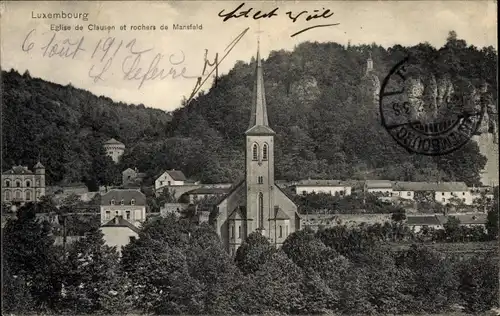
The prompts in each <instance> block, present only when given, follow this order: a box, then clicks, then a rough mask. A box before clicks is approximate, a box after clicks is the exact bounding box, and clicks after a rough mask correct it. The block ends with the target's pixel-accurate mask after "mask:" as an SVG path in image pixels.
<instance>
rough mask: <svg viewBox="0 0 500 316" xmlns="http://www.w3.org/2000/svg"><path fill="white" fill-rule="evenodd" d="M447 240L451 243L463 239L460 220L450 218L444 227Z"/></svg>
mask: <svg viewBox="0 0 500 316" xmlns="http://www.w3.org/2000/svg"><path fill="white" fill-rule="evenodd" d="M443 226H444V231H445V233H446V236H447V239H448V240H450V241H458V240H459V239H460V237H461V235H462V234H461V233H460V232H461V230H460V220H459V219H458V218H457V217H455V216H449V217H448V220H447V221H446V223H445V224H444V225H443Z"/></svg>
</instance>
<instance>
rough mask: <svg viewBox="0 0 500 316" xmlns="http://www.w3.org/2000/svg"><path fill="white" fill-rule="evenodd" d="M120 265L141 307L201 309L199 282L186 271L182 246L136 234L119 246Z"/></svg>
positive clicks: (171, 311) (172, 311)
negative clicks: (127, 242)
mask: <svg viewBox="0 0 500 316" xmlns="http://www.w3.org/2000/svg"><path fill="white" fill-rule="evenodd" d="M121 266H122V269H123V271H124V272H125V274H126V276H127V278H128V279H130V281H131V287H132V288H131V291H132V292H133V295H134V296H135V297H136V301H135V306H136V307H138V308H140V309H141V310H143V311H145V312H153V313H156V314H163V315H165V314H200V313H203V311H204V292H203V284H202V283H201V282H199V281H198V280H196V279H195V278H193V277H191V276H190V275H189V266H188V263H187V261H186V255H185V254H184V252H183V249H182V248H178V247H175V246H170V245H169V244H167V243H164V242H162V241H161V240H157V239H153V238H151V236H150V235H146V234H144V235H142V236H141V235H140V237H139V239H137V240H135V241H132V242H131V243H129V244H128V245H127V246H125V247H123V251H122V262H121Z"/></svg>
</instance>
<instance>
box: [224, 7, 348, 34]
mask: <svg viewBox="0 0 500 316" xmlns="http://www.w3.org/2000/svg"><path fill="white" fill-rule="evenodd" d="M278 13H279V8H278V7H275V8H274V9H272V10H269V11H268V12H262V11H261V10H255V9H254V8H252V7H250V8H245V3H244V2H243V3H241V4H240V5H239V6H238V7H236V8H235V9H234V10H232V11H229V12H226V11H225V10H222V11H220V12H219V17H221V18H223V19H222V21H223V22H227V21H228V20H230V19H238V18H251V19H254V20H259V19H266V18H267V19H269V18H272V17H275V16H278ZM333 14H334V13H333V12H331V11H330V9H325V8H322V9H321V10H319V9H315V10H312V11H306V10H304V11H301V12H298V13H297V12H293V11H287V12H285V15H286V16H287V17H288V18H289V19H290V20H291V21H292V22H293V23H295V22H297V21H299V20H301V19H303V20H304V21H306V22H310V21H312V20H316V19H328V18H330V17H332V16H333ZM334 25H339V23H330V24H318V25H314V26H310V27H307V28H305V29H303V30H300V31H298V32H295V33H293V34H292V35H291V36H290V37H294V36H296V35H299V34H300V33H303V32H305V31H308V30H310V29H313V28H317V27H325V26H334Z"/></svg>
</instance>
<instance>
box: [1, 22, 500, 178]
mask: <svg viewBox="0 0 500 316" xmlns="http://www.w3.org/2000/svg"><path fill="white" fill-rule="evenodd" d="M370 52H371V55H372V58H373V60H374V69H375V73H376V74H377V76H378V78H379V79H380V81H382V80H383V79H384V76H386V74H387V73H388V72H389V70H390V68H391V67H393V66H394V65H395V64H396V63H397V62H399V61H400V60H402V59H403V58H404V57H405V56H406V55H408V54H412V56H416V58H418V59H419V60H421V61H422V67H423V69H425V70H426V69H429V70H430V69H432V70H433V71H435V72H436V73H437V74H438V75H442V76H447V77H449V78H451V80H452V81H453V82H456V81H459V82H462V83H465V85H466V86H469V87H470V86H472V87H475V88H477V89H479V87H481V86H482V85H483V84H484V83H488V84H489V90H488V92H487V95H488V98H489V99H490V103H491V104H496V100H497V90H496V85H497V83H496V69H497V63H496V60H497V52H496V50H494V49H493V48H492V47H488V48H483V49H478V48H476V47H474V46H468V45H467V43H466V42H465V41H463V40H460V39H457V37H456V34H454V32H450V36H449V38H448V40H447V42H446V43H445V45H444V46H443V47H442V48H440V49H436V48H434V47H432V46H430V45H428V44H425V43H424V44H419V45H417V46H414V47H402V46H399V45H396V46H394V47H391V48H388V49H385V48H383V47H380V46H377V45H376V44H372V45H370V46H368V45H363V46H349V47H345V46H342V45H339V44H336V43H309V42H306V43H302V44H300V45H298V46H297V47H296V48H295V50H294V51H293V52H287V51H273V52H271V54H270V56H269V58H268V59H266V60H264V62H263V67H264V80H265V88H266V99H267V104H268V107H267V108H268V112H269V120H270V125H271V127H272V128H273V129H274V130H275V131H276V132H277V136H276V146H275V155H276V158H275V162H276V167H275V168H276V178H277V179H287V180H292V179H304V178H308V177H311V178H330V179H332V178H334V179H345V178H357V179H363V178H371V179H376V178H385V179H392V180H405V181H425V180H432V181H436V180H437V179H439V178H441V180H445V181H446V180H456V181H466V182H467V183H468V184H473V183H476V184H477V183H478V181H479V170H481V169H482V167H483V166H484V164H485V158H484V157H483V156H481V155H480V154H479V152H478V147H477V145H476V144H475V143H473V142H469V143H468V144H467V145H466V146H464V147H463V148H462V149H460V150H458V151H456V152H454V153H452V154H449V155H446V156H440V157H424V156H420V155H414V154H409V153H408V152H407V151H406V150H405V149H404V148H402V147H400V146H399V145H397V144H396V143H395V142H394V140H393V139H392V138H391V137H390V136H389V135H388V133H387V132H386V131H385V130H384V129H383V127H382V125H381V123H380V119H379V116H378V115H379V114H378V111H379V110H378V105H376V104H374V102H373V97H372V96H371V94H370V93H369V88H367V82H366V78H364V74H365V69H366V59H367V58H368V56H369V53H370ZM253 62H254V61H251V62H250V63H245V62H242V61H240V62H237V63H236V65H235V66H234V68H233V69H232V70H231V71H230V72H229V73H228V74H227V75H224V76H222V77H221V78H219V80H217V85H216V86H215V85H214V86H213V87H211V88H210V89H209V90H208V91H205V92H202V93H200V94H199V95H198V96H197V97H196V98H195V99H194V100H191V102H189V104H185V102H183V105H182V106H181V107H180V108H179V109H177V110H176V111H174V112H173V114H172V117H171V116H170V115H169V114H168V113H166V112H164V111H161V110H156V109H149V108H145V107H144V106H142V105H139V106H135V105H126V104H122V103H115V102H113V101H112V100H110V99H108V98H105V97H96V96H94V95H92V94H91V93H89V92H87V91H84V90H80V89H76V88H74V87H72V86H61V85H57V84H53V83H48V82H46V81H43V80H41V79H32V78H30V77H29V75H28V74H25V75H23V76H21V75H19V74H18V73H17V72H15V71H10V72H4V71H3V72H2V81H3V92H4V94H3V104H2V107H3V131H4V133H3V136H2V137H3V148H2V149H3V167H4V168H6V167H7V168H9V167H11V165H12V164H15V163H18V162H19V163H23V164H25V165H26V164H28V165H30V166H31V165H33V164H34V163H35V162H36V160H37V158H38V155H39V154H40V155H41V157H42V163H44V164H45V165H46V167H47V173H48V174H49V181H50V182H51V183H54V182H57V181H61V180H63V179H65V180H67V181H81V180H82V179H89V178H91V179H96V178H98V174H100V173H97V170H94V169H96V168H97V169H98V168H101V169H102V168H104V167H103V166H104V165H107V164H108V163H109V161H107V160H106V159H104V160H105V162H103V161H102V160H103V159H102V157H101V156H102V155H103V152H102V151H100V150H98V148H100V147H99V146H100V144H101V143H102V142H103V141H105V140H106V139H109V138H111V137H115V138H117V139H119V140H120V141H122V142H124V143H125V145H126V146H127V150H126V153H125V155H124V156H123V159H122V162H121V163H120V165H119V166H118V167H117V168H116V170H115V169H113V170H112V169H111V168H107V167H106V168H104V169H106V170H111V171H109V172H111V173H113V174H114V175H110V176H109V177H105V179H100V180H99V181H98V182H107V181H108V182H109V181H111V180H109V179H115V178H116V175H117V172H119V171H121V170H123V169H125V168H126V167H131V166H132V167H133V166H135V167H137V168H139V169H140V170H141V171H142V172H146V173H147V174H148V176H149V177H150V178H151V177H154V176H156V175H158V174H159V172H160V171H161V170H165V169H166V168H175V169H181V170H183V171H184V172H185V173H186V175H187V176H189V177H192V178H196V179H199V180H201V181H203V182H207V183H209V182H231V181H236V180H237V179H238V178H240V177H242V176H243V174H244V164H243V162H244V151H243V145H244V137H243V133H244V131H245V130H246V128H247V127H248V120H249V112H250V102H251V99H252V98H251V93H252V92H251V89H252V87H253V81H254V63H253ZM207 89H208V88H207ZM458 89H460V88H458ZM180 103H181V102H180ZM489 111H490V112H491V113H498V112H497V111H496V109H492V108H489ZM494 116H496V115H490V118H489V119H490V120H496V118H494ZM170 120H171V121H170ZM99 157H100V158H99ZM93 165H94V166H95V168H94V167H93Z"/></svg>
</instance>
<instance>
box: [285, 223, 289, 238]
mask: <svg viewBox="0 0 500 316" xmlns="http://www.w3.org/2000/svg"><path fill="white" fill-rule="evenodd" d="M285 234H286V235H285V236H288V225H286V226H285Z"/></svg>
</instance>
